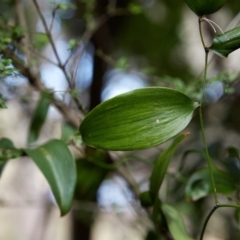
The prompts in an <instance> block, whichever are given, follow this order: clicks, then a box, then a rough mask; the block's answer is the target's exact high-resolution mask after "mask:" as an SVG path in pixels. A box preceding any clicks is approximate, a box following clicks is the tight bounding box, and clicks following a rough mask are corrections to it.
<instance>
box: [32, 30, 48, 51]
mask: <svg viewBox="0 0 240 240" xmlns="http://www.w3.org/2000/svg"><path fill="white" fill-rule="evenodd" d="M48 43H49V39H48V36H47V34H46V33H41V32H38V33H35V34H34V35H33V47H34V48H36V49H39V50H41V49H42V48H43V47H45V46H46V45H47V44H48Z"/></svg>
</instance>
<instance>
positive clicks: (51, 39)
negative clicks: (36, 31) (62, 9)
mask: <svg viewBox="0 0 240 240" xmlns="http://www.w3.org/2000/svg"><path fill="white" fill-rule="evenodd" d="M33 3H34V6H35V7H36V10H37V12H38V15H39V17H40V19H41V22H42V24H43V27H44V30H45V33H46V35H47V37H48V39H49V41H50V45H51V47H52V50H53V52H54V55H55V57H56V59H57V62H58V66H59V67H60V68H61V69H62V71H63V73H64V75H65V77H66V79H67V81H68V84H69V87H70V88H71V89H73V88H74V84H73V83H72V82H71V81H70V78H69V76H68V73H67V71H66V69H65V67H64V65H63V64H62V62H61V59H60V57H59V55H58V52H57V49H56V46H55V43H54V41H53V38H52V35H51V33H50V30H49V29H48V26H47V22H46V20H45V18H44V16H43V14H42V12H41V10H40V8H39V5H38V3H37V0H33Z"/></svg>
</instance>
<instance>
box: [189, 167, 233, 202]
mask: <svg viewBox="0 0 240 240" xmlns="http://www.w3.org/2000/svg"><path fill="white" fill-rule="evenodd" d="M213 177H214V180H215V184H216V189H217V192H218V193H222V194H225V195H229V194H231V193H232V192H233V191H234V190H235V189H236V185H235V182H234V180H233V179H232V178H231V176H230V175H229V174H227V173H225V172H223V171H221V170H218V169H216V168H214V169H213ZM211 193H213V186H212V181H211V178H210V174H209V169H208V168H203V169H201V170H199V171H197V172H195V173H194V174H193V175H192V176H191V177H190V179H189V181H188V183H187V186H186V189H185V194H186V198H187V200H193V201H196V200H198V199H200V198H202V197H205V196H207V195H209V194H211Z"/></svg>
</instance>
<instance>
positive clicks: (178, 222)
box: [162, 204, 193, 240]
mask: <svg viewBox="0 0 240 240" xmlns="http://www.w3.org/2000/svg"><path fill="white" fill-rule="evenodd" d="M162 210H163V213H164V215H165V217H166V220H167V223H168V228H169V230H170V233H171V234H172V236H173V239H174V240H193V239H192V238H190V237H189V236H188V234H187V232H186V229H185V225H184V222H183V220H182V217H181V215H180V214H179V213H178V211H177V210H176V209H175V208H173V207H172V206H170V205H168V204H163V205H162Z"/></svg>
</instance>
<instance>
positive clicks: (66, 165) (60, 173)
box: [25, 140, 77, 216]
mask: <svg viewBox="0 0 240 240" xmlns="http://www.w3.org/2000/svg"><path fill="white" fill-rule="evenodd" d="M25 152H26V154H27V155H28V156H29V157H30V158H32V160H33V161H34V162H35V163H36V165H37V166H38V167H39V169H40V170H41V171H42V173H43V174H44V176H45V177H46V179H47V181H48V183H49V185H50V186H51V189H52V191H53V195H54V197H55V199H56V201H57V203H58V205H59V208H60V210H61V215H62V216H63V215H65V214H66V213H67V212H68V211H69V210H70V208H71V204H72V199H73V193H74V189H75V184H76V178H77V177H76V167H75V161H74V159H73V157H72V154H71V152H70V151H69V149H68V147H67V146H66V145H65V144H64V143H63V142H62V141H60V140H51V141H49V142H47V143H46V144H44V145H42V146H40V147H38V148H36V149H25Z"/></svg>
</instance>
